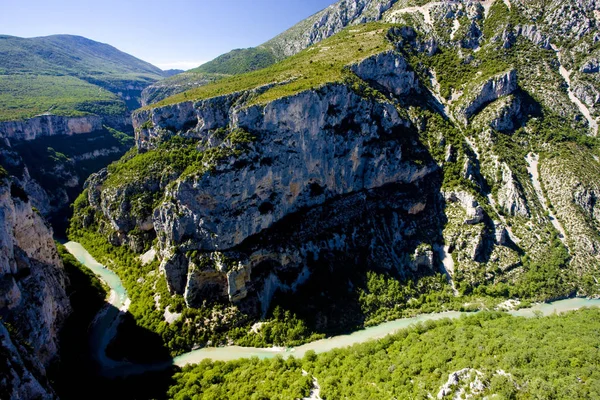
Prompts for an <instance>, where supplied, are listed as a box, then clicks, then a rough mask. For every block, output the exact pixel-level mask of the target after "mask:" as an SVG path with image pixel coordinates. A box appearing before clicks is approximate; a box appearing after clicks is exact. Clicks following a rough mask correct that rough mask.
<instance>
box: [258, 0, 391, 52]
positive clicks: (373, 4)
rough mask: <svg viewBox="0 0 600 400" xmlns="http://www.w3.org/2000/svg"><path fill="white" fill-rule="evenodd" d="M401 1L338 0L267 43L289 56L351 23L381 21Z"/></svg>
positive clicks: (266, 44) (275, 50)
mask: <svg viewBox="0 0 600 400" xmlns="http://www.w3.org/2000/svg"><path fill="white" fill-rule="evenodd" d="M396 1H397V0H348V1H343V2H337V3H335V4H332V5H331V6H329V7H327V8H326V9H324V10H323V11H321V12H319V13H317V14H315V15H313V16H312V17H310V18H308V19H307V20H305V21H303V22H302V23H301V24H302V25H304V26H302V27H301V28H300V27H299V26H298V25H297V26H294V27H292V28H291V29H289V30H288V31H286V32H284V33H282V34H281V35H278V36H276V37H275V38H273V39H272V40H270V41H268V42H267V43H265V44H264V45H263V46H265V47H267V48H271V49H273V51H274V52H275V54H277V55H280V57H281V56H283V57H288V56H291V55H294V54H296V53H298V52H300V51H301V50H303V49H305V48H307V47H309V46H310V45H313V44H315V43H318V42H320V41H322V40H323V39H326V38H328V37H330V36H333V35H334V34H336V33H338V32H339V31H341V30H342V29H344V28H345V27H346V26H348V25H352V24H359V23H365V22H370V21H378V20H380V19H381V16H382V15H383V13H384V12H385V11H387V10H388V9H389V8H390V7H391V6H392V5H393V4H394V3H395V2H396Z"/></svg>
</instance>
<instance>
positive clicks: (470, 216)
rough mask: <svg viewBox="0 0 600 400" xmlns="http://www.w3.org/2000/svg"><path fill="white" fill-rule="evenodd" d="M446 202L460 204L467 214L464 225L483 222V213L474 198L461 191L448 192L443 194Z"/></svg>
mask: <svg viewBox="0 0 600 400" xmlns="http://www.w3.org/2000/svg"><path fill="white" fill-rule="evenodd" d="M444 198H445V199H446V201H449V202H452V203H456V202H458V203H460V204H461V205H462V206H463V208H464V209H465V211H466V212H467V219H465V221H464V223H465V224H468V225H475V224H479V223H481V222H483V220H484V219H485V211H483V208H481V206H480V205H479V202H478V201H477V200H475V196H473V195H472V194H469V193H467V192H462V191H459V192H457V191H450V192H446V193H444Z"/></svg>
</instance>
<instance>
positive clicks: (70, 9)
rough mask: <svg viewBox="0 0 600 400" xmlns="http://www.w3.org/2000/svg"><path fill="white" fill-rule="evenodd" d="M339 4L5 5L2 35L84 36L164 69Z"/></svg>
mask: <svg viewBox="0 0 600 400" xmlns="http://www.w3.org/2000/svg"><path fill="white" fill-rule="evenodd" d="M333 3H335V0H220V1H219V0H0V34H5V35H12V36H21V37H35V36H47V35H53V34H71V35H80V36H85V37H87V38H89V39H92V40H96V41H98V42H103V43H108V44H110V45H112V46H114V47H116V48H118V49H119V50H122V51H124V52H126V53H129V54H131V55H133V56H135V57H138V58H141V59H142V60H144V61H148V62H150V63H152V64H154V65H156V66H157V67H159V68H162V69H190V68H195V67H197V66H199V65H201V64H202V63H204V62H207V61H210V60H212V59H213V58H215V57H217V56H219V55H221V54H223V53H226V52H228V51H230V50H232V49H238V48H246V47H254V46H258V45H259V44H261V43H264V42H266V41H267V40H269V39H271V38H273V37H274V36H276V35H277V34H279V33H281V32H283V31H285V30H286V29H288V28H290V27H292V26H293V25H294V24H296V23H297V22H300V21H301V20H303V19H305V18H306V17H309V16H311V15H312V14H314V13H316V12H318V11H320V10H322V9H323V8H325V7H327V6H329V5H331V4H333Z"/></svg>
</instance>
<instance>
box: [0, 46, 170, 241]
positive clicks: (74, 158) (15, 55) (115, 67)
mask: <svg viewBox="0 0 600 400" xmlns="http://www.w3.org/2000/svg"><path fill="white" fill-rule="evenodd" d="M167 75H168V73H164V72H163V71H161V70H160V69H159V68H157V67H155V66H153V65H151V64H149V63H147V62H145V61H142V60H139V59H137V58H135V57H133V56H131V55H129V54H126V53H123V52H121V51H119V50H117V49H116V48H114V47H112V46H109V45H107V44H103V43H98V42H95V41H92V40H89V39H86V38H83V37H79V36H71V35H55V36H47V37H38V38H30V39H25V38H19V37H13V36H6V35H2V36H0V138H2V139H3V140H2V142H1V143H0V153H1V154H2V157H1V159H0V163H1V164H2V166H3V167H4V168H5V169H6V170H8V171H9V172H10V174H11V175H12V176H13V177H14V178H15V179H16V180H17V182H18V184H19V185H21V186H22V187H23V188H24V189H25V190H26V191H27V193H28V195H29V197H30V198H31V202H32V204H33V205H34V207H35V208H36V209H37V210H38V211H40V212H41V213H42V214H43V215H45V216H48V217H51V219H52V220H53V223H54V225H55V227H56V228H57V230H58V231H59V232H60V231H61V230H62V231H64V228H62V229H61V228H60V227H59V226H58V225H57V224H56V223H57V221H64V220H65V215H66V214H68V213H69V209H68V205H69V204H70V203H71V202H72V201H73V200H74V198H75V197H76V196H77V194H78V193H79V192H80V191H81V187H82V185H83V182H84V181H85V179H86V178H87V177H88V176H89V175H90V174H91V173H92V172H95V171H97V170H99V169H101V168H102V167H105V166H106V165H108V164H109V163H110V162H111V161H114V160H117V159H118V158H120V157H121V156H122V155H123V154H124V153H125V152H126V151H127V150H128V149H129V148H130V146H131V145H132V143H133V141H132V134H133V128H132V127H131V116H130V114H131V110H132V109H135V108H138V107H139V106H140V105H141V104H140V96H141V92H142V90H143V89H144V88H145V87H146V86H148V85H150V84H151V83H153V82H156V81H158V80H160V79H162V78H163V77H164V76H167ZM67 138H68V140H67ZM62 225H64V222H63V223H62Z"/></svg>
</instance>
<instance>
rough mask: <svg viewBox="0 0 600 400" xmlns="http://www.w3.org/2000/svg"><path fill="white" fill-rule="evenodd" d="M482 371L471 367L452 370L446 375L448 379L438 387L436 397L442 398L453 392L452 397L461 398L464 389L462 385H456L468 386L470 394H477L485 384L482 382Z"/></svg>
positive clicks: (483, 388) (482, 389)
mask: <svg viewBox="0 0 600 400" xmlns="http://www.w3.org/2000/svg"><path fill="white" fill-rule="evenodd" d="M483 376H484V375H483V373H482V372H480V371H478V370H476V369H473V368H464V369H461V370H460V371H456V372H452V373H450V374H449V375H448V381H447V382H446V383H445V384H444V386H442V387H441V388H440V391H439V392H438V394H437V398H438V399H440V400H441V399H443V398H444V397H446V396H450V395H452V394H453V393H455V392H458V393H456V394H455V396H454V398H463V397H462V394H463V393H465V389H464V388H463V387H458V386H461V385H463V386H468V387H469V389H470V390H469V391H470V393H472V394H475V395H477V394H479V393H482V392H483V391H484V390H485V385H484V384H483V382H482V378H483Z"/></svg>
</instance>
